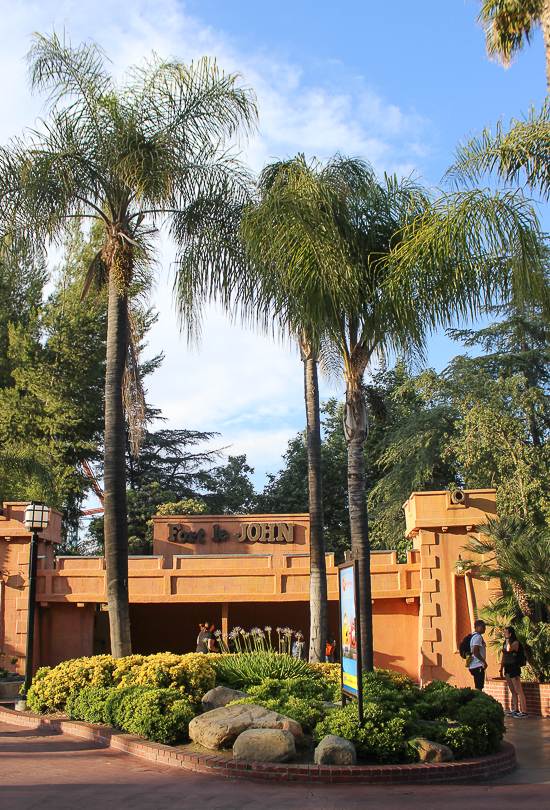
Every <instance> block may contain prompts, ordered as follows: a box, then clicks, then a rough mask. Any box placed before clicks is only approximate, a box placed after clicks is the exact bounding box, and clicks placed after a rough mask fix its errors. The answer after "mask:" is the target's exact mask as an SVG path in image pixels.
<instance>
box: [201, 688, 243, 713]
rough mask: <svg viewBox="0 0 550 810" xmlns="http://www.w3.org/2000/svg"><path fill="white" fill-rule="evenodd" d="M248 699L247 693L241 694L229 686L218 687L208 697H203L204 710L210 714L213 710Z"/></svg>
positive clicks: (208, 693)
mask: <svg viewBox="0 0 550 810" xmlns="http://www.w3.org/2000/svg"><path fill="white" fill-rule="evenodd" d="M244 697H248V695H247V694H246V692H239V690H238V689H230V688H229V687H228V686H216V688H215V689H211V690H210V692H207V693H206V695H203V697H202V701H201V702H202V710H203V712H210V711H212V709H220V708H221V707H222V706H227V704H228V703H231V702H232V701H234V700H240V699H241V698H244Z"/></svg>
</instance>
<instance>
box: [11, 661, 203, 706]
mask: <svg viewBox="0 0 550 810" xmlns="http://www.w3.org/2000/svg"><path fill="white" fill-rule="evenodd" d="M211 658H214V656H209V655H202V654H201V653H188V654H187V655H175V654H173V653H156V654H154V655H128V656H126V657H125V658H118V659H114V658H112V657H111V656H110V655H94V656H92V657H91V658H73V659H71V660H69V661H63V662H62V663H61V664H58V665H57V666H56V667H54V668H53V669H51V668H50V667H42V668H41V669H39V670H38V672H37V673H36V675H35V676H34V679H33V682H32V686H31V688H30V689H29V691H28V693H27V703H28V706H29V708H30V709H32V710H33V711H35V712H39V713H40V714H45V713H47V712H58V711H63V710H64V708H65V704H66V703H67V700H68V698H69V697H71V696H73V695H76V694H78V692H80V691H81V690H82V689H85V688H87V687H90V686H92V687H96V686H99V687H113V686H117V687H119V688H122V687H126V686H146V687H162V688H168V689H177V690H178V691H179V694H180V697H181V698H186V699H187V700H188V701H189V703H190V704H191V705H192V706H193V708H194V709H195V710H196V711H198V710H199V709H200V705H201V698H202V696H203V695H204V694H205V692H208V691H209V689H212V687H213V686H214V684H215V681H216V673H215V672H214V670H213V669H212V667H211V665H210V659H211Z"/></svg>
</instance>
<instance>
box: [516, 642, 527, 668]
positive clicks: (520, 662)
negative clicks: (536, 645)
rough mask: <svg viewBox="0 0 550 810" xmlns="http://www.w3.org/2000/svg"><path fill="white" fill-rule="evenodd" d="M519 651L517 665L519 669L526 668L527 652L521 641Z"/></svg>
mask: <svg viewBox="0 0 550 810" xmlns="http://www.w3.org/2000/svg"><path fill="white" fill-rule="evenodd" d="M518 645H519V646H518V651H517V653H516V663H517V665H518V666H519V667H524V666H525V664H526V663H527V656H526V655H525V650H524V649H523V644H522V643H521V641H518Z"/></svg>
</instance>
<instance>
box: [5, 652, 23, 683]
mask: <svg viewBox="0 0 550 810" xmlns="http://www.w3.org/2000/svg"><path fill="white" fill-rule="evenodd" d="M5 660H6V653H5V652H4V650H0V678H7V677H8V676H9V675H15V672H14V673H12V672H11V671H10V670H9V669H6V667H5V666H4V662H5ZM18 661H19V656H18V655H12V656H11V658H10V659H9V663H10V665H11V666H12V667H14V666H15V665H16V664H17V662H18Z"/></svg>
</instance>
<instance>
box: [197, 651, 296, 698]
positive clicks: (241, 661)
mask: <svg viewBox="0 0 550 810" xmlns="http://www.w3.org/2000/svg"><path fill="white" fill-rule="evenodd" d="M208 660H209V663H210V664H211V666H212V667H213V668H214V670H215V671H216V680H217V681H218V682H220V683H223V684H227V685H228V686H231V687H233V688H235V689H247V688H248V687H250V686H259V685H260V684H262V683H263V682H264V681H265V680H266V679H275V680H278V681H284V680H286V679H288V678H300V677H307V676H308V675H309V673H310V669H309V664H308V663H307V661H302V660H301V659H299V658H293V657H292V656H291V655H286V654H283V655H279V653H276V652H269V651H261V650H259V651H257V652H253V653H235V654H234V655H215V656H214V655H212V656H208Z"/></svg>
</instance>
